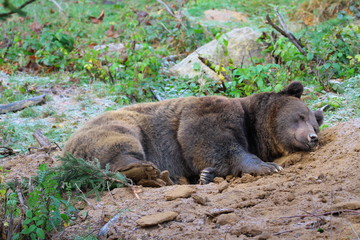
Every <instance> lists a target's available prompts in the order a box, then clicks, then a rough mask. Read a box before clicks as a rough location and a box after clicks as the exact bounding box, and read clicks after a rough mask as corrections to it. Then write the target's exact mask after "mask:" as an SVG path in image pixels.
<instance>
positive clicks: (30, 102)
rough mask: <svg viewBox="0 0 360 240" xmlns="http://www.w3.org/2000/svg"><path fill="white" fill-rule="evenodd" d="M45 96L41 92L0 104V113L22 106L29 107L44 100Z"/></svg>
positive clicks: (18, 108) (22, 107)
mask: <svg viewBox="0 0 360 240" xmlns="http://www.w3.org/2000/svg"><path fill="white" fill-rule="evenodd" d="M45 97H46V95H45V94H43V95H40V96H36V97H32V98H29V99H25V100H22V101H17V102H13V103H9V104H3V105H0V114H4V113H8V112H16V111H19V110H22V109H24V108H27V107H30V106H32V105H37V104H42V103H44V102H45V101H46V99H45Z"/></svg>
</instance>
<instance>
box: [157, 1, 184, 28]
mask: <svg viewBox="0 0 360 240" xmlns="http://www.w3.org/2000/svg"><path fill="white" fill-rule="evenodd" d="M156 1H157V2H158V3H160V4H161V5H163V6H164V7H165V9H166V11H167V12H168V13H169V14H170V15H171V16H173V17H174V18H176V19H177V20H178V21H179V23H180V24H181V26H183V27H184V28H186V27H185V25H184V24H183V22H182V20H181V17H180V16H178V15H176V14H174V13H173V11H171V9H170V7H169V6H168V5H167V4H166V3H165V2H163V1H162V0H156Z"/></svg>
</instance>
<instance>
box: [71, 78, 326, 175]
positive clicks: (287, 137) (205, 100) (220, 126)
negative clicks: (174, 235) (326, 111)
mask: <svg viewBox="0 0 360 240" xmlns="http://www.w3.org/2000/svg"><path fill="white" fill-rule="evenodd" d="M302 92H303V86H302V84H301V83H299V82H293V83H291V84H290V85H289V86H287V87H286V88H285V89H284V90H282V91H281V92H279V93H274V92H268V93H259V94H254V95H252V96H249V97H245V98H237V99H231V98H226V97H221V96H208V97H200V98H196V97H187V98H178V99H171V100H166V101H161V102H156V103H142V104H136V105H132V106H128V107H124V108H121V109H119V110H116V111H109V112H106V113H104V114H102V115H100V116H98V117H96V118H94V119H93V120H91V121H90V122H88V123H87V124H86V125H85V126H84V127H83V128H81V129H80V130H78V131H77V132H76V133H75V134H73V136H72V137H71V138H70V139H69V140H68V142H67V143H66V145H65V148H64V152H69V153H71V154H73V155H74V156H76V157H81V158H84V159H88V160H90V159H94V158H96V159H99V161H100V163H101V165H102V166H103V167H104V166H105V165H106V164H110V167H111V169H112V170H113V171H123V170H126V169H129V168H130V167H131V166H133V165H137V164H143V163H146V162H150V163H152V164H153V165H155V167H156V168H158V169H159V170H161V171H163V170H168V171H169V172H170V177H171V179H172V180H173V181H177V180H178V178H179V177H181V176H182V177H186V178H188V179H196V178H198V176H199V174H200V172H201V171H202V170H203V169H206V168H209V167H210V168H213V169H214V170H215V172H216V175H217V176H226V175H228V174H232V175H235V176H238V175H240V174H242V173H250V174H254V175H264V174H271V173H273V172H277V171H278V170H280V167H279V166H277V165H276V164H275V163H272V162H271V161H273V160H274V159H275V158H277V157H280V156H282V155H284V154H287V153H289V152H294V151H309V150H311V149H312V148H313V147H314V146H315V145H316V143H317V135H316V133H317V132H318V131H319V125H321V123H322V119H323V115H322V112H320V111H316V112H313V111H310V110H309V109H308V108H307V107H306V105H305V104H304V103H303V102H302V101H301V100H300V96H301V95H302ZM137 180H139V179H137Z"/></svg>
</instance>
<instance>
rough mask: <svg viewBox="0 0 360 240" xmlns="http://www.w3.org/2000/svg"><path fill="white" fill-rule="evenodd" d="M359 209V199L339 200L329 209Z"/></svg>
mask: <svg viewBox="0 0 360 240" xmlns="http://www.w3.org/2000/svg"><path fill="white" fill-rule="evenodd" d="M358 209H360V201H350V202H340V203H337V204H334V205H333V206H332V207H331V209H329V211H340V210H358Z"/></svg>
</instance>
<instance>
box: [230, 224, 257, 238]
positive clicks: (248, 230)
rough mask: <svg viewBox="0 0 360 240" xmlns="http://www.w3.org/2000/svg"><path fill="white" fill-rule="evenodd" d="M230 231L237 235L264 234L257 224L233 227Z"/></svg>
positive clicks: (253, 235)
mask: <svg viewBox="0 0 360 240" xmlns="http://www.w3.org/2000/svg"><path fill="white" fill-rule="evenodd" d="M230 233H231V234H232V235H236V236H240V235H245V236H247V237H255V236H258V235H260V234H262V231H261V230H260V229H258V227H256V226H242V227H239V228H237V227H233V228H232V229H231V230H230Z"/></svg>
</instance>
